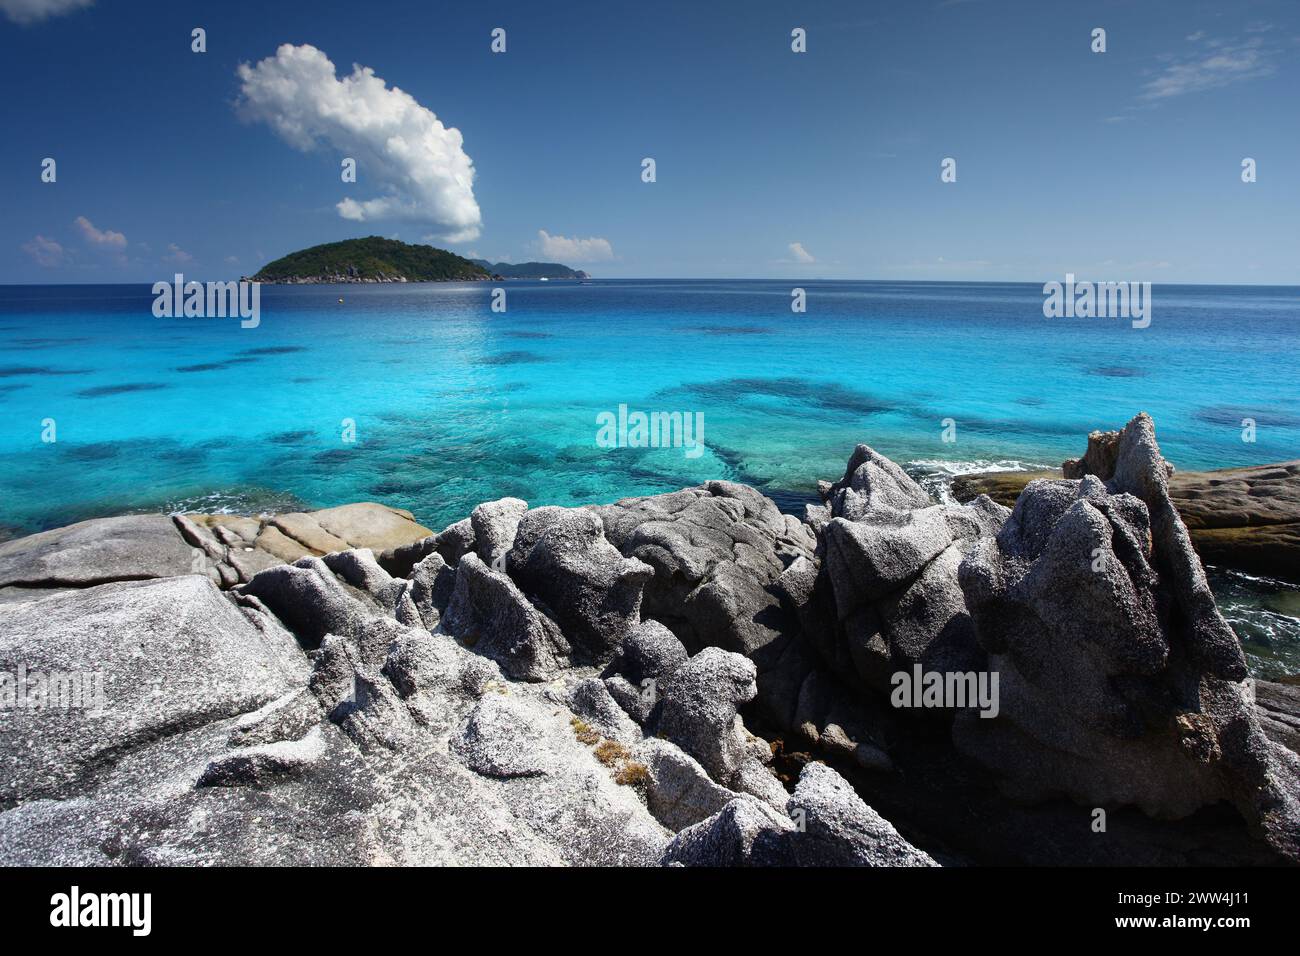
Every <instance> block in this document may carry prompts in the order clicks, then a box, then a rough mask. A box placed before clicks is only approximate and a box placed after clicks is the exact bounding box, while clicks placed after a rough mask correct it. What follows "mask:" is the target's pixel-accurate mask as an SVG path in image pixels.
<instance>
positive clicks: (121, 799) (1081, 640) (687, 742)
mask: <svg viewBox="0 0 1300 956" xmlns="http://www.w3.org/2000/svg"><path fill="white" fill-rule="evenodd" d="M1291 464H1294V463H1291ZM1289 467H1290V466H1289V465H1288V466H1271V469H1265V470H1263V471H1261V472H1260V473H1259V474H1253V475H1247V476H1243V477H1241V478H1240V480H1241V481H1244V482H1246V486H1247V488H1248V489H1254V488H1258V487H1261V485H1260V484H1259V483H1261V482H1274V481H1283V482H1286V481H1289V480H1290V479H1284V478H1281V477H1279V476H1280V475H1282V474H1285V475H1294V472H1292V471H1290V470H1289ZM1066 472H1068V473H1069V474H1070V475H1071V477H1065V472H1063V474H1062V475H1061V476H1055V475H1050V476H1043V477H1041V478H1039V479H1037V480H1030V481H1026V482H1025V483H1023V486H1022V487H1020V488H1019V489H1018V490H1017V491H1016V493H1015V495H1014V498H1010V497H1008V494H1009V490H1008V489H1006V488H1004V487H1001V486H999V487H998V488H995V489H994V491H996V492H997V494H996V495H995V494H992V493H982V492H981V493H975V494H974V495H969V494H967V493H966V491H962V493H961V495H959V497H963V498H965V499H966V500H965V501H960V502H956V503H946V504H945V503H937V502H935V501H934V499H933V498H932V497H931V496H930V495H929V494H928V493H927V492H926V491H925V490H924V489H923V488H921V486H919V485H918V484H917V483H916V482H915V481H913V480H912V479H911V478H910V477H909V476H908V475H907V474H906V473H905V472H904V471H903V470H902V469H901V468H899V467H898V466H897V465H895V464H894V463H893V462H891V461H890V460H889V459H887V458H885V457H884V456H882V455H880V454H878V453H877V452H875V451H874V450H872V449H871V448H870V447H868V446H866V445H860V446H858V448H857V449H856V450H855V451H854V453H853V455H852V457H851V459H850V460H849V462H848V466H847V468H846V469H845V473H844V475H843V476H842V477H840V478H839V479H837V480H835V481H826V482H822V483H821V485H820V497H821V503H820V504H816V505H811V506H809V507H808V509H807V512H806V514H805V515H804V516H803V517H802V519H801V518H799V517H795V516H792V515H788V514H782V513H781V512H780V511H779V510H778V509H777V507H776V506H775V505H774V504H773V502H772V501H771V500H770V499H768V498H766V497H765V496H763V495H762V494H761V493H759V492H758V491H756V490H754V489H752V488H748V487H746V486H744V485H738V484H733V483H729V482H721V481H714V482H708V483H706V484H704V485H701V486H698V487H694V488H686V489H682V490H680V491H677V492H672V493H669V494H663V495H653V496H649V497H643V498H631V499H625V500H623V501H619V502H615V503H613V504H608V505H601V506H592V507H584V508H558V507H536V508H534V507H529V505H528V504H527V503H525V502H523V501H521V500H518V499H511V498H506V499H501V500H499V501H494V502H486V503H484V504H481V505H479V506H478V507H477V508H475V509H474V510H473V512H472V514H470V515H469V516H467V517H466V518H464V519H463V520H461V521H458V522H455V523H454V524H452V525H450V526H449V527H447V528H445V529H443V530H442V531H440V532H434V531H433V530H432V529H429V528H425V527H423V526H421V525H420V524H419V523H418V522H417V521H416V520H415V518H414V516H413V515H412V514H411V513H410V512H405V511H402V510H400V509H394V508H387V507H385V506H383V505H379V504H374V503H362V504H354V505H345V506H341V507H338V508H329V509H323V510H321V511H315V512H301V513H293V514H281V515H263V516H258V517H237V516H230V515H193V514H191V515H174V516H165V515H132V516H124V517H120V518H109V519H96V520H94V521H89V522H82V523H80V524H78V525H73V526H69V527H68V528H62V529H56V530H54V531H48V532H43V533H41V534H38V535H32V536H29V537H27V538H21V539H17V540H14V541H9V542H6V543H4V544H0V601H3V603H0V620H2V621H3V627H0V635H2V636H0V673H14V672H16V670H17V669H18V668H20V667H21V668H22V669H23V671H24V673H25V674H30V673H37V674H45V675H54V674H58V673H85V672H92V671H93V672H96V673H99V674H100V675H101V678H102V700H99V701H98V702H97V703H98V704H99V705H100V706H99V708H98V710H97V711H94V712H91V711H87V710H85V709H78V708H68V709H42V708H39V707H34V708H26V709H16V710H15V711H14V712H13V715H12V716H13V717H14V718H15V719H12V720H9V721H6V722H0V753H4V754H5V755H7V756H10V757H14V758H17V759H16V760H15V766H16V767H17V768H18V769H17V771H16V773H15V774H14V775H12V777H11V778H10V779H9V780H7V781H5V782H3V784H0V862H4V863H64V864H70V865H87V864H104V865H112V864H123V863H129V864H139V863H146V864H150V863H156V864H191V863H192V864H200V863H202V864H212V863H220V864H252V865H256V864H286V863H305V864H347V865H355V864H356V863H385V864H391V863H398V864H448V863H471V864H491V863H496V864H503V863H511V864H577V865H634V864H661V865H676V864H681V865H705V866H731V865H864V866H933V865H964V864H981V863H1011V864H1035V865H1036V864H1057V865H1060V864H1067V865H1068V864H1074V865H1082V864H1111V865H1152V864H1174V865H1179V864H1183V865H1193V864H1203V863H1205V862H1206V861H1212V862H1215V863H1219V864H1225V865H1240V864H1257V863H1264V864H1268V863H1291V864H1294V863H1297V862H1300V757H1297V754H1296V749H1297V747H1300V686H1297V685H1295V684H1293V683H1290V682H1286V681H1283V682H1266V681H1256V680H1253V679H1251V678H1250V677H1249V676H1248V674H1247V670H1246V666H1245V659H1244V656H1243V653H1242V649H1241V645H1240V643H1239V642H1238V641H1237V639H1236V637H1235V635H1234V634H1233V632H1232V630H1231V628H1229V627H1228V625H1227V623H1226V622H1225V621H1224V619H1223V617H1222V615H1221V614H1220V613H1219V611H1218V609H1217V607H1216V606H1215V602H1214V597H1213V595H1212V594H1211V593H1210V591H1209V589H1208V587H1207V586H1206V581H1205V575H1204V571H1203V568H1202V564H1201V559H1200V557H1198V555H1197V551H1196V549H1195V548H1194V547H1193V541H1194V531H1193V530H1192V521H1191V520H1185V518H1184V516H1183V515H1182V514H1181V512H1182V511H1183V508H1184V505H1183V502H1184V501H1187V502H1190V503H1193V507H1191V508H1189V510H1188V513H1189V514H1195V513H1196V512H1195V503H1197V502H1200V503H1201V504H1202V505H1203V507H1204V508H1206V509H1209V508H1211V507H1212V506H1211V505H1210V504H1209V503H1208V500H1209V499H1211V498H1212V497H1213V495H1214V494H1217V493H1219V489H1227V491H1226V492H1225V493H1229V494H1233V495H1236V494H1238V493H1239V492H1240V489H1237V488H1236V487H1235V485H1234V484H1233V482H1232V481H1226V482H1225V481H1223V480H1221V478H1209V479H1204V482H1203V485H1198V484H1196V483H1195V482H1193V483H1191V484H1185V485H1184V486H1183V491H1182V492H1180V493H1179V494H1181V495H1182V497H1179V494H1176V493H1175V491H1174V487H1175V479H1177V478H1178V476H1177V475H1176V474H1174V473H1173V469H1172V467H1171V466H1169V464H1168V463H1167V462H1166V461H1165V460H1164V459H1163V457H1162V456H1161V455H1160V452H1159V447H1158V444H1157V442H1156V433H1155V426H1154V423H1153V422H1152V421H1151V419H1150V418H1149V417H1147V416H1146V415H1144V414H1143V415H1139V416H1137V417H1136V418H1134V419H1133V421H1132V422H1130V423H1129V424H1128V426H1126V427H1125V428H1124V429H1123V430H1122V431H1120V432H1114V433H1097V434H1096V435H1095V436H1094V437H1092V438H1090V440H1089V452H1088V453H1087V454H1085V455H1084V456H1083V457H1082V458H1081V459H1079V460H1078V461H1077V462H1073V463H1067V465H1066ZM998 480H1001V479H998ZM1252 481H1253V482H1255V484H1251V482H1252ZM1216 482H1217V483H1216ZM966 484H967V485H968V486H969V488H967V489H966V490H970V488H977V487H981V486H980V485H979V483H978V481H977V480H971V481H968V482H966ZM1270 487H1271V486H1270ZM1288 487H1289V486H1288ZM1193 491H1199V492H1200V494H1192V492H1193ZM1240 493H1242V494H1247V493H1248V492H1240ZM998 497H1001V498H1002V499H1003V500H1004V501H1011V502H1012V506H1011V507H1008V506H1007V505H1005V504H1003V503H1000V502H999V501H998V500H996V498H998ZM1253 497H1255V498H1260V497H1266V496H1264V495H1260V494H1258V493H1256V494H1254V495H1253ZM1272 497H1274V498H1277V497H1279V496H1277V495H1273V496H1272ZM1283 497H1285V496H1283ZM1226 500H1231V499H1226ZM1219 527H1245V528H1254V527H1256V525H1255V524H1252V523H1250V522H1249V521H1247V522H1244V523H1242V524H1240V525H1230V526H1227V525H1219ZM49 686H50V684H49V683H48V682H47V684H46V691H47V693H49ZM28 689H29V690H30V688H28ZM953 693H958V694H960V695H961V699H960V700H957V699H955V698H954V697H953V696H952V694H953ZM971 819H978V820H979V821H980V823H979V825H978V826H972V825H970V824H969V823H967V822H966V821H969V820H971Z"/></svg>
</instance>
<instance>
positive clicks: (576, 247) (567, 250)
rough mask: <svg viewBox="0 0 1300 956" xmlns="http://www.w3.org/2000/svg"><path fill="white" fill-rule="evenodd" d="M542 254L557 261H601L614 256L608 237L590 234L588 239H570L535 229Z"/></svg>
mask: <svg viewBox="0 0 1300 956" xmlns="http://www.w3.org/2000/svg"><path fill="white" fill-rule="evenodd" d="M537 238H538V241H539V244H540V245H541V249H542V255H543V256H545V257H546V258H547V259H553V260H555V261H557V262H562V263H569V262H602V261H604V260H606V259H613V258H614V247H613V246H611V245H610V244H609V240H608V239H600V238H597V237H596V236H592V237H591V238H590V239H578V238H576V237H575V238H573V239H570V238H568V237H566V236H552V235H551V234H550V233H549V232H547V231H546V230H545V229H538V230H537Z"/></svg>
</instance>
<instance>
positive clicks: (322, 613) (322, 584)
mask: <svg viewBox="0 0 1300 956" xmlns="http://www.w3.org/2000/svg"><path fill="white" fill-rule="evenodd" d="M238 592H239V593H240V594H246V595H249V596H251V597H255V598H257V599H258V600H259V601H261V602H262V603H263V604H265V605H266V606H267V607H268V608H270V610H271V611H272V612H273V613H274V614H275V615H276V616H277V617H278V618H279V619H280V620H281V621H283V622H284V623H285V625H286V626H287V627H288V628H289V629H290V630H291V631H293V633H294V634H295V635H296V636H297V637H298V640H299V641H301V642H302V643H303V645H304V646H305V647H315V646H317V645H319V644H320V642H321V640H322V639H323V638H324V637H325V635H326V634H342V635H351V634H355V633H356V632H357V631H358V630H359V629H360V628H361V627H362V625H363V624H364V623H365V622H366V621H367V620H368V619H369V618H370V617H371V616H372V615H373V613H374V611H375V610H377V606H375V607H371V606H368V605H367V604H366V603H364V602H363V601H362V600H361V596H362V593H361V592H359V591H356V590H349V589H348V588H347V587H345V586H344V585H343V583H342V582H341V581H340V580H339V579H338V578H336V577H335V576H334V574H333V572H332V571H330V569H329V566H328V565H326V564H325V562H324V561H322V560H321V559H320V558H311V557H308V558H301V559H299V560H298V561H296V562H294V563H293V564H282V565H277V566H276V567H273V568H268V569H266V570H265V571H262V572H260V573H258V574H257V575H256V576H255V577H254V578H253V579H252V580H251V581H249V582H248V583H247V584H245V585H242V586H241V587H240V588H239V589H238Z"/></svg>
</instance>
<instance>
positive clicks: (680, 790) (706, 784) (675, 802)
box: [635, 737, 737, 831]
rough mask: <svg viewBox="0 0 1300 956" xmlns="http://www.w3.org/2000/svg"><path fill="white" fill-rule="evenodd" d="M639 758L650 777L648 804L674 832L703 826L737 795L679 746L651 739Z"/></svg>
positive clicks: (641, 747) (639, 748)
mask: <svg viewBox="0 0 1300 956" xmlns="http://www.w3.org/2000/svg"><path fill="white" fill-rule="evenodd" d="M635 758H636V759H637V760H638V761H640V762H641V763H642V764H643V765H644V766H645V767H646V770H647V772H648V774H649V780H648V781H647V783H646V803H647V805H648V806H649V808H650V812H651V813H653V814H654V815H655V818H656V819H657V820H659V822H660V823H662V824H663V825H664V826H666V827H668V829H670V830H673V831H678V830H684V829H685V828H686V827H689V826H692V825H693V824H696V823H699V822H700V821H701V820H705V819H708V818H709V817H711V816H713V815H714V814H715V813H718V812H719V811H721V810H722V809H723V807H725V806H726V805H727V804H728V803H730V802H731V801H732V800H735V799H736V797H737V794H736V793H735V792H734V791H732V790H729V789H727V788H726V787H724V786H722V785H721V784H719V783H716V782H715V781H714V780H713V778H711V777H710V776H709V774H708V772H707V771H706V770H705V769H704V768H703V767H701V766H700V764H699V762H698V761H696V760H695V759H694V758H693V757H691V756H690V754H688V753H686V752H685V751H684V750H682V749H681V748H680V747H678V746H677V745H676V744H673V743H670V742H669V741H667V740H661V739H659V738H658V737H647V738H646V739H645V740H643V741H642V742H641V743H640V744H638V745H637V747H636V750H635Z"/></svg>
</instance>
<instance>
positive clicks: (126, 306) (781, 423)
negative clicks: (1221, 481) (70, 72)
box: [0, 280, 1300, 535]
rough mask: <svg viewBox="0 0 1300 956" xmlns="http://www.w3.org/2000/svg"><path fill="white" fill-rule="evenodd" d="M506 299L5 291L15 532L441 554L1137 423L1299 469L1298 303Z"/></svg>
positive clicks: (1019, 459) (1207, 458) (1032, 297)
mask: <svg viewBox="0 0 1300 956" xmlns="http://www.w3.org/2000/svg"><path fill="white" fill-rule="evenodd" d="M795 285H799V286H801V287H802V288H804V289H806V291H807V311H806V312H805V313H803V314H795V313H793V312H792V311H791V308H790V303H791V288H792V287H793V286H795ZM492 287H493V285H492V284H491V283H465V284H459V283H457V284H419V285H374V286H362V285H352V286H296V287H290V286H263V287H262V299H261V323H260V325H259V326H258V327H257V328H254V329H243V328H241V327H240V324H239V321H238V320H237V319H219V318H165V319H160V318H155V317H154V315H153V312H152V304H153V295H152V292H151V290H150V288H149V287H148V286H143V285H142V286H123V285H117V286H89V285H80V286H59V287H42V286H7V287H0V409H2V410H3V418H2V419H0V422H2V424H0V502H3V505H2V506H0V525H3V526H4V529H5V531H6V532H7V533H8V534H9V535H12V534H17V533H25V532H30V531H34V530H39V529H42V528H47V527H53V526H57V525H61V524H66V523H69V522H71V521H75V520H79V519H82V518H86V517H91V516H96V515H106V514H117V513H121V512H123V511H127V510H159V509H162V510H181V509H188V510H230V511H249V512H256V511H259V510H269V509H280V510H283V509H286V508H294V507H322V506H327V505H332V504H338V503H342V502H347V501H357V500H379V501H383V502H386V503H388V504H392V505H397V506H401V507H404V508H409V509H410V510H411V511H413V512H414V513H415V514H416V516H417V517H418V518H419V519H420V520H421V521H422V522H423V523H424V524H426V525H428V526H430V527H432V528H435V529H437V528H441V527H443V526H444V525H446V524H447V523H449V522H451V521H454V520H457V519H459V518H461V517H464V516H465V515H466V514H468V512H469V510H470V509H471V508H472V507H473V506H474V505H475V504H476V503H478V502H480V501H485V500H489V499H492V498H498V497H501V496H503V495H514V496H517V497H521V498H524V499H526V500H528V501H529V502H530V503H532V504H535V505H536V504H560V505H573V504H580V503H590V502H604V501H610V500H614V499H617V498H620V497H624V496H628V495H636V494H646V493H651V492H660V491H667V490H672V489H676V488H679V487H682V486H683V485H688V484H695V483H698V482H700V481H702V480H705V479H709V478H727V479H732V480H735V481H742V482H746V483H749V484H752V485H756V486H758V487H759V488H761V489H763V490H764V491H766V492H767V493H768V494H770V495H771V496H772V497H774V498H776V499H777V500H778V502H780V503H781V504H782V505H783V506H785V507H787V508H788V509H792V510H793V509H795V508H797V506H798V505H799V503H800V502H802V501H804V500H811V499H812V498H813V496H814V489H815V484H816V480H817V479H818V478H834V477H838V476H839V475H840V474H841V473H842V472H843V468H844V464H845V461H846V460H847V458H848V456H849V453H850V452H851V450H852V448H853V446H854V444H855V443H857V442H868V443H869V444H871V445H873V446H874V447H876V448H877V449H878V450H880V451H882V452H883V453H885V454H887V455H889V456H890V457H892V458H894V459H895V460H896V461H898V462H900V463H901V464H903V465H905V466H906V467H908V468H909V469H910V470H912V471H913V472H914V473H916V474H918V475H921V476H922V477H925V478H926V479H927V480H928V481H929V482H930V483H931V484H932V486H933V487H935V488H936V489H937V488H939V487H940V486H941V484H942V482H941V481H940V478H941V477H942V476H943V475H945V474H950V473H956V472H960V471H969V470H984V469H987V468H989V467H991V466H997V467H1006V468H1018V467H1037V466H1043V465H1059V463H1060V462H1061V461H1062V459H1064V458H1066V457H1073V456H1075V455H1077V454H1079V453H1081V452H1082V451H1083V449H1084V447H1085V444H1086V436H1087V433H1088V432H1089V431H1090V430H1092V429H1096V428H1117V427H1120V426H1122V425H1123V424H1124V423H1125V422H1126V421H1127V420H1128V419H1129V418H1131V417H1132V416H1133V415H1134V414H1135V413H1136V412H1138V411H1140V410H1146V411H1148V412H1150V413H1151V414H1152V415H1153V416H1154V417H1155V420H1156V425H1157V430H1158V435H1159V438H1160V443H1161V447H1162V449H1163V451H1164V453H1165V455H1166V457H1167V458H1169V459H1170V460H1171V461H1173V462H1174V463H1175V464H1176V465H1177V466H1178V467H1180V468H1189V469H1200V468H1214V467H1222V466H1229V465H1243V464H1252V463H1265V462H1273V461H1279V460H1283V459H1289V458H1296V457H1300V350H1298V349H1297V346H1298V345H1300V288H1297V287H1281V288H1269V287H1215V286H1156V287H1155V289H1154V291H1153V296H1152V298H1153V313H1152V321H1151V324H1150V327H1148V328H1145V329H1135V328H1132V327H1131V324H1130V323H1129V321H1128V320H1125V319H1097V318H1091V319H1089V318H1072V319H1065V318H1058V319H1048V318H1045V317H1044V316H1043V309H1042V305H1043V294H1042V287H1041V285H1031V284H989V283H978V284H976V283H972V284H966V283H907V282H797V283H796V282H789V281H786V282H769V281H717V280H709V281H703V280H701V281H673V280H658V281H647V280H595V281H593V282H591V283H590V284H578V283H575V282H560V281H553V282H549V283H545V282H526V281H513V282H508V283H504V284H502V287H503V288H505V289H506V311H505V312H504V313H495V312H493V311H492V310H491V308H490V303H491V291H492ZM340 297H342V299H343V301H342V302H340V301H339V299H340ZM620 404H623V405H626V406H628V409H629V410H630V411H643V412H653V411H663V412H672V411H679V412H685V413H691V414H695V413H703V416H704V422H705V432H704V444H705V446H706V447H705V450H704V452H703V453H702V454H700V455H699V456H698V457H695V458H691V457H688V456H687V455H686V454H685V451H684V449H681V448H651V449H643V448H602V447H599V446H598V445H597V442H596V438H597V416H598V415H599V414H600V413H602V412H616V411H617V409H618V407H619V405H620ZM1244 418H1251V419H1254V420H1255V422H1256V432H1255V439H1256V440H1255V441H1254V442H1253V443H1252V442H1246V441H1243V439H1242V419H1244ZM49 419H52V420H53V422H54V430H55V437H56V438H57V440H56V441H54V442H47V441H42V436H43V433H44V434H45V435H46V437H48V435H49V426H48V424H45V423H46V420H49ZM345 419H348V420H351V421H352V422H353V423H355V441H352V442H347V441H344V440H343V435H344V430H345V426H344V424H343V422H344V420H345ZM946 419H951V420H952V423H953V424H954V425H955V433H954V431H953V429H952V428H949V429H948V435H949V437H954V435H955V439H956V440H955V441H952V442H948V441H945V440H944V434H945V429H944V425H945V420H946Z"/></svg>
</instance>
